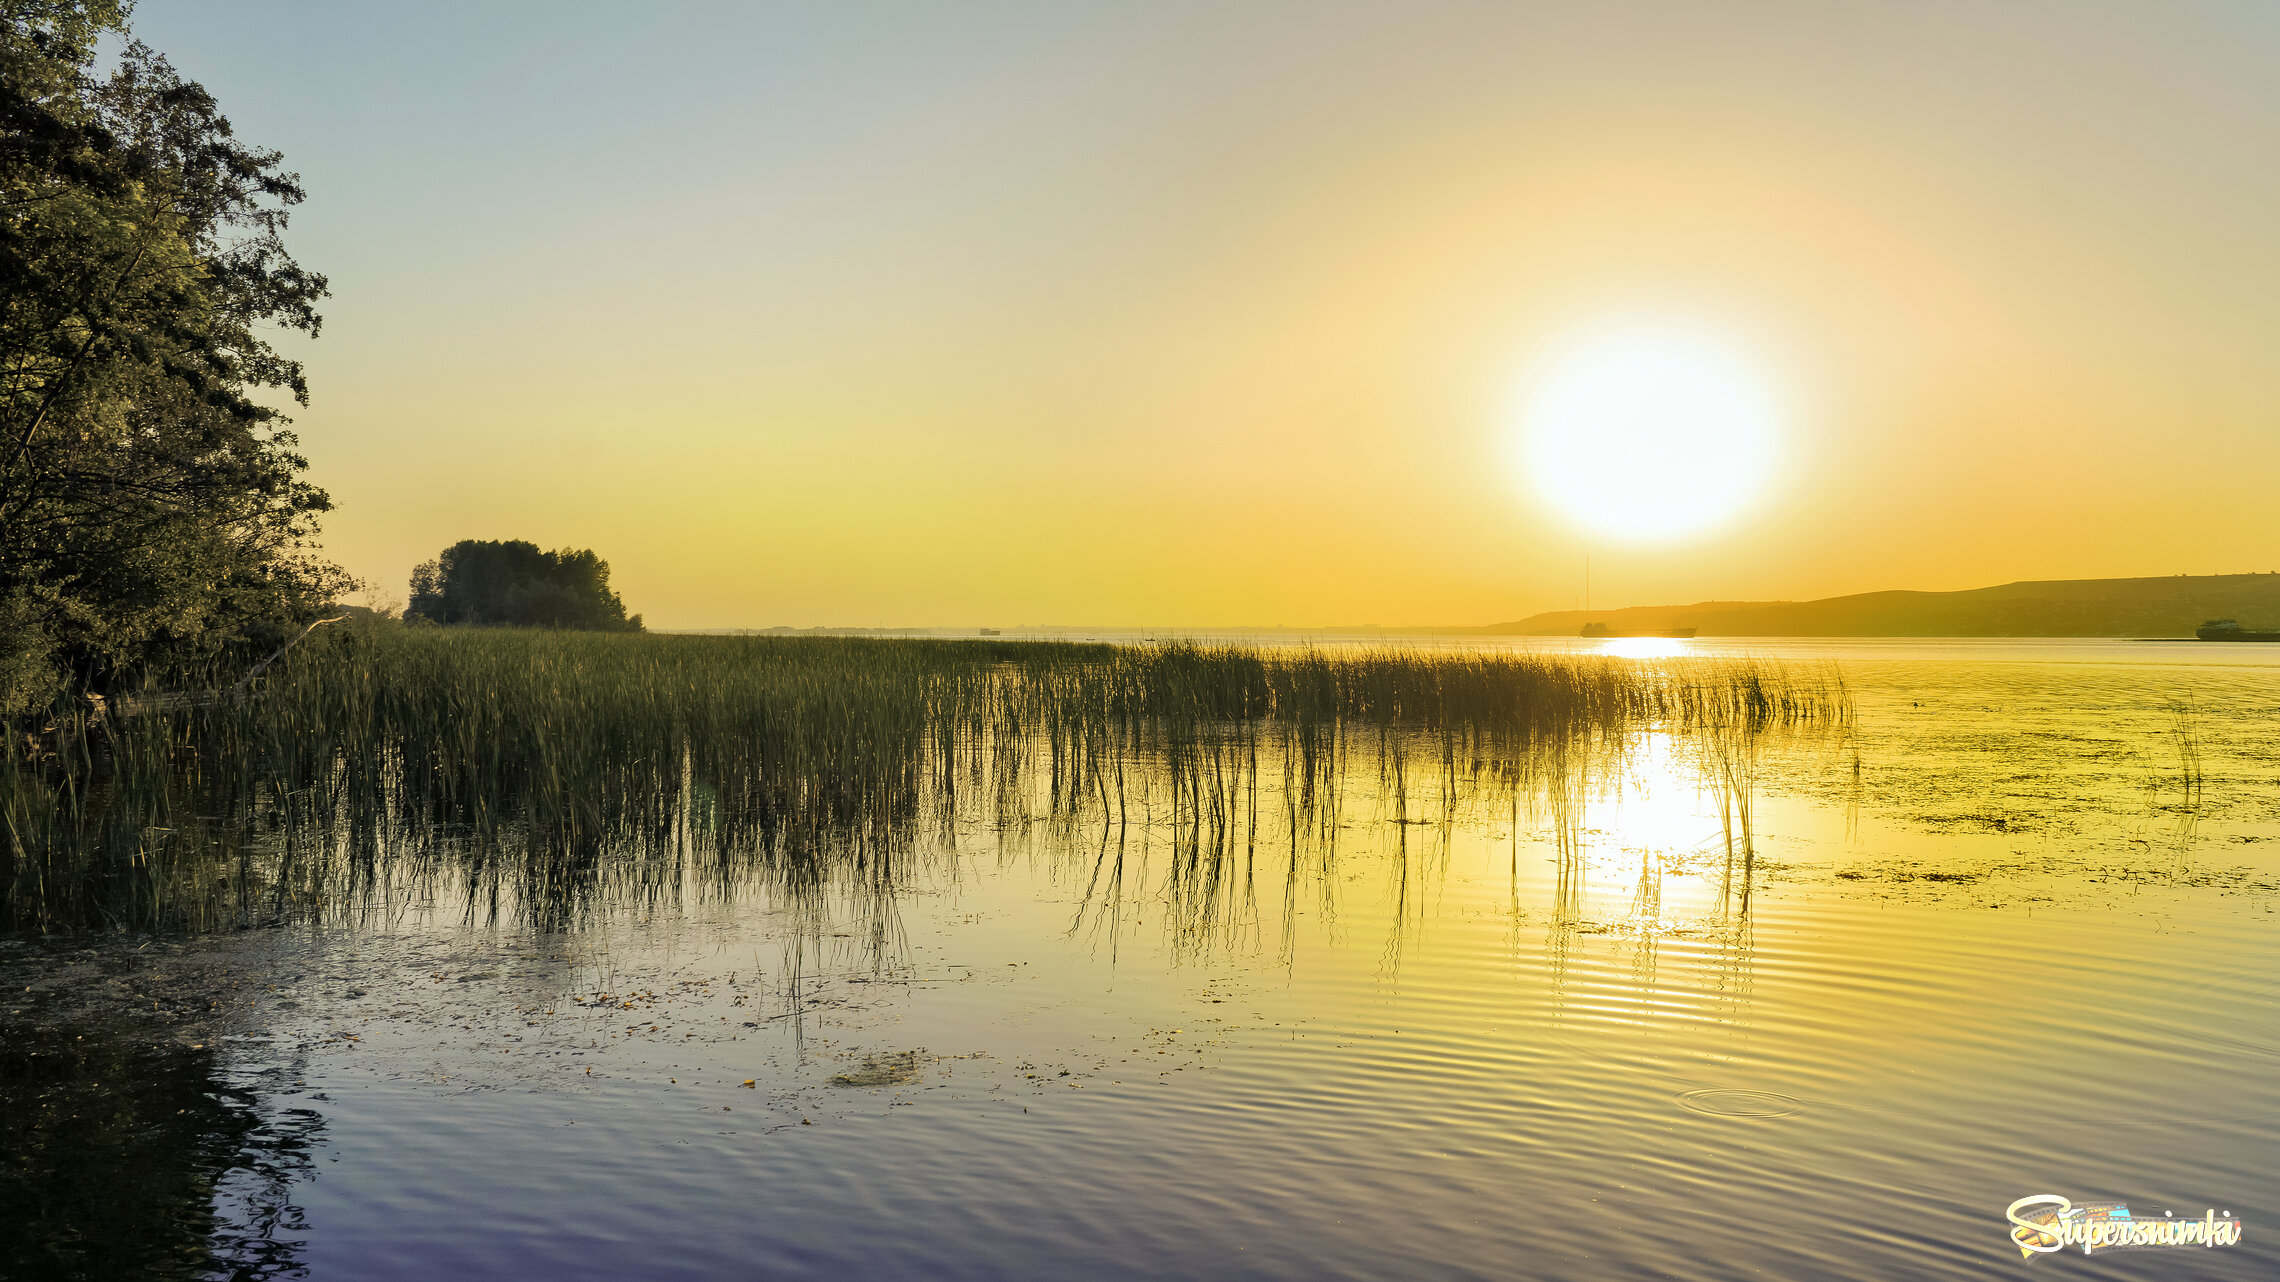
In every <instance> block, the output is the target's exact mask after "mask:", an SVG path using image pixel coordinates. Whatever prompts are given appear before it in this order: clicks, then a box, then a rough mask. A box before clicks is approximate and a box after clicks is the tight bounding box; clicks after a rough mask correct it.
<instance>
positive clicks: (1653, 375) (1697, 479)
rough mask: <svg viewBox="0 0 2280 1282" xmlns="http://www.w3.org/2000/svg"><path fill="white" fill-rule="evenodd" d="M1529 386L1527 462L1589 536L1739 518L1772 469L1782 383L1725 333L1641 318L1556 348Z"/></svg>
mask: <svg viewBox="0 0 2280 1282" xmlns="http://www.w3.org/2000/svg"><path fill="white" fill-rule="evenodd" d="M1540 370H1541V372H1540V373H1539V374H1538V375H1537V376H1536V377H1534V378H1532V379H1530V380H1529V381H1528V383H1527V385H1526V386H1525V387H1524V388H1523V389H1522V396H1521V398H1520V404H1519V414H1518V419H1519V421H1518V423H1517V425H1516V426H1517V429H1518V430H1517V443H1518V446H1519V448H1518V451H1517V454H1518V462H1519V464H1520V467H1521V469H1522V471H1523V472H1524V473H1525V475H1526V478H1527V480H1528V482H1529V484H1530V486H1531V487H1532V488H1533V489H1534V490H1535V491H1536V492H1537V493H1538V494H1540V495H1542V496H1543V497H1544V498H1545V499H1546V500H1548V501H1550V502H1551V504H1552V505H1553V506H1554V507H1557V508H1558V509H1559V510H1560V511H1561V512H1563V513H1564V514H1566V515H1567V516H1568V517H1569V518H1570V519H1571V520H1573V521H1575V522H1576V523H1577V524H1579V525H1582V526H1584V527H1585V528H1586V529H1588V530H1590V531H1592V532H1594V533H1597V534H1603V535H1610V536H1613V537H1615V538H1619V539H1625V540H1633V541H1642V542H1643V541H1650V540H1662V539H1671V538H1676V537H1678V536H1681V535H1686V534H1693V533H1696V532H1698V531H1701V530H1706V529H1709V528H1711V527H1713V526H1715V525H1718V524H1720V523H1721V522H1724V521H1726V520H1729V519H1731V518H1732V517H1733V516H1735V515H1736V514H1737V513H1739V512H1740V511H1741V510H1742V509H1743V508H1744V507H1746V506H1748V505H1749V503H1750V501H1751V500H1752V499H1754V498H1756V497H1757V496H1758V494H1759V493H1760V492H1761V491H1762V490H1763V489H1764V488H1765V484H1766V482H1767V480H1768V479H1769V478H1770V477H1771V475H1772V472H1773V465H1774V458H1775V452H1776V450H1777V448H1778V446H1779V438H1780V436H1781V434H1782V428H1783V425H1784V424H1783V420H1784V417H1785V415H1784V412H1783V407H1782V405H1781V403H1780V399H1779V398H1778V397H1777V396H1776V395H1775V394H1774V391H1773V384H1772V381H1771V380H1770V379H1769V378H1768V377H1767V376H1766V373H1765V371H1764V370H1763V369H1762V368H1761V367H1760V366H1759V364H1758V363H1757V361H1756V360H1754V359H1753V358H1752V355H1751V353H1750V352H1749V351H1748V350H1747V349H1746V348H1744V347H1742V346H1741V345H1739V344H1737V343H1735V342H1733V341H1732V340H1730V339H1729V338H1727V337H1726V336H1725V335H1724V334H1723V333H1721V332H1720V331H1718V330H1717V329H1715V328H1714V327H1711V326H1707V325H1702V324H1695V323H1688V322H1681V321H1668V320H1651V321H1631V322H1626V323H1622V324H1616V325H1606V326H1601V327H1599V328H1596V329H1593V330H1590V331H1588V332H1586V333H1583V334H1580V335H1578V336H1576V337H1575V338H1573V339H1571V340H1570V341H1569V342H1567V343H1565V344H1563V345H1561V346H1560V347H1558V348H1556V349H1554V350H1553V351H1552V352H1551V353H1550V358H1549V359H1548V360H1546V361H1545V362H1543V363H1542V365H1541V367H1540Z"/></svg>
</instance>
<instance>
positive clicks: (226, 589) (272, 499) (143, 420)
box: [0, 0, 352, 713]
mask: <svg viewBox="0 0 2280 1282" xmlns="http://www.w3.org/2000/svg"><path fill="white" fill-rule="evenodd" d="M106 38H118V39H121V40H123V47H122V49H121V52H120V54H119V57H118V61H117V63H116V65H115V66H113V67H111V68H109V69H107V70H106V69H99V68H98V67H97V66H96V55H97V51H98V48H99V44H100V42H101V41H103V40H105V39H106ZM301 199H302V192H301V186H300V182H299V179H298V178H297V177H296V176H295V175H293V174H291V173H288V172H285V171H284V170H282V169H281V168H280V167H279V156H278V155H277V153H276V152H273V151H264V150H260V149H257V148H252V147H248V146H246V145H244V144H243V143H240V142H239V141H238V140H237V139H236V138H235V137H234V136H233V134H232V132H231V129H230V123H229V121H228V120H227V119H225V118H224V117H223V116H222V114H221V111H220V109H219V108H218V106H217V105H216V104H215V102H214V99H213V97H212V96H211V95H210V94H208V93H207V92H206V91H205V90H204V89H202V88H200V87H199V86H198V85H196V84H194V83H192V82H189V81H186V80H184V79H182V78H181V76H179V75H178V74H176V72H175V70H174V68H173V67H171V66H169V65H168V64H167V61H166V59H165V58H164V57H162V56H160V55H159V54H158V53H156V52H154V51H153V50H151V49H150V48H149V47H148V46H146V45H144V44H142V43H141V42H140V41H137V40H134V39H133V38H132V36H131V34H130V33H128V32H127V29H126V6H125V5H124V4H121V3H119V2H118V0H8V2H7V3H4V4H0V303H4V306H0V713H4V712H6V711H9V710H13V709H18V708H22V707H26V706H29V705H31V704H34V703H37V702H39V701H41V700H42V699H44V698H46V697H48V696H49V695H50V694H52V693H53V692H54V691H56V690H58V689H60V688H61V686H62V683H63V682H64V681H65V680H67V679H69V678H74V677H75V678H76V679H77V680H78V681H80V682H82V683H84V684H85V685H87V686H89V687H92V688H101V687H102V686H103V685H104V684H105V683H106V682H107V681H108V680H109V678H110V674H111V673H113V672H116V671H117V670H119V669H120V668H123V667H127V666H131V665H135V664H138V663H142V662H145V661H148V660H151V659H154V658H159V657H164V656H179V655H183V654H186V653H187V654H198V653H212V652H216V651H221V650H226V649H232V648H236V649H241V650H242V649H248V648H252V647H259V646H263V645H273V644H275V643H276V641H277V640H278V639H280V638H281V637H282V636H284V635H288V634H289V633H290V631H291V630H292V629H294V628H296V627H298V626H299V625H300V624H303V623H305V622H307V621H309V620H310V619H313V618H315V617H316V615H317V612H318V611H319V610H320V609H322V608H323V606H324V605H325V603H326V602H327V601H329V600H330V599H331V598H332V597H333V596H334V595H335V594H337V593H339V592H341V591H343V590H345V589H347V588H348V587H350V586H352V585H351V583H350V581H349V580H348V579H347V577H346V576H345V575H343V574H342V573H341V572H340V571H339V570H338V569H337V568H335V567H333V566H331V565H329V564H327V563H325V562H324V561H323V560H322V559H320V558H319V557H318V556H317V555H316V553H315V550H314V546H313V543H312V539H313V536H314V534H315V528H316V527H315V520H314V518H315V516H316V514H317V513H320V512H323V511H325V510H326V509H328V508H329V507H330V506H331V503H330V500H328V499H327V498H326V496H325V494H324V492H323V491H321V490H319V489H316V488H315V487H313V486H310V485H307V484H304V483H303V482H302V481H301V480H300V479H299V476H300V473H301V472H302V470H303V469H304V468H305V467H306V463H305V462H304V461H303V460H302V459H301V457H300V456H299V455H298V454H296V453H295V452H294V440H293V437H292V435H291V434H290V433H288V432H286V431H284V430H282V427H283V424H284V423H286V422H287V420H286V419H284V418H283V417H281V416H280V415H279V414H278V413H277V412H276V411H275V410H273V409H271V408H269V407H268V406H266V405H264V404H262V403H261V402H260V400H258V399H256V398H257V397H260V396H261V395H262V394H263V393H264V392H270V391H284V392H287V393H289V394H290V395H291V396H292V397H293V399H294V400H295V401H297V402H302V403H306V400H307V386H306V384H305V383H304V382H303V379H302V374H301V367H300V364H299V363H298V362H296V361H293V360H291V359H288V358H287V357H285V356H283V355H281V354H279V353H278V352H277V351H276V350H275V349H274V348H273V347H272V346H271V345H270V341H269V335H270V334H271V333H273V332H274V330H275V328H284V329H291V330H298V331H300V332H302V333H305V334H309V335H314V334H316V332H317V329H318V325H319V318H318V316H317V312H316V303H317V302H318V300H320V299H322V298H323V297H324V296H325V293H326V289H325V279H324V277H322V276H319V275H316V274H314V273H311V272H309V271H306V270H304V269H303V268H302V267H301V266H300V265H299V264H298V263H296V262H294V261H293V258H292V256H291V255H290V254H288V253H287V252H286V250H285V246H284V242H283V240H282V233H283V232H284V230H285V224H286V210H287V208H288V207H290V206H292V205H295V204H298V203H300V201H301Z"/></svg>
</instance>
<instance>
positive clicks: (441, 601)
mask: <svg viewBox="0 0 2280 1282" xmlns="http://www.w3.org/2000/svg"><path fill="white" fill-rule="evenodd" d="M404 618H405V619H406V621H412V620H424V621H426V622H429V623H466V624H474V625H476V626H492V627H518V628H572V629H576V630H579V631H585V632H639V631H641V616H640V615H638V614H637V615H634V616H633V617H631V618H627V617H626V613H625V602H623V601H620V600H619V599H618V595H617V593H615V592H612V591H611V590H610V565H609V562H607V561H604V560H603V559H602V558H600V557H598V556H596V555H594V554H593V552H592V551H590V550H580V551H572V550H570V549H569V548H563V549H561V550H559V551H555V552H541V551H539V549H538V545H537V544H535V543H524V542H521V541H519V540H517V541H513V542H497V541H481V540H476V539H465V540H462V541H460V542H458V543H454V544H452V545H451V546H450V547H447V548H445V549H444V550H443V553H442V555H440V556H438V557H437V558H436V559H435V560H433V561H429V562H426V563H425V564H423V565H421V566H420V567H419V568H418V569H417V570H414V571H413V572H412V600H411V604H410V605H409V606H406V607H405V609H404Z"/></svg>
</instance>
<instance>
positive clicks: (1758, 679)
mask: <svg viewBox="0 0 2280 1282" xmlns="http://www.w3.org/2000/svg"><path fill="white" fill-rule="evenodd" d="M1847 716H1849V702H1848V700H1847V698H1846V696H1845V694H1844V691H1843V689H1842V687H1841V685H1837V684H1833V683H1832V682H1830V681H1829V680H1827V679H1824V678H1820V677H1813V676H1800V675H1798V674H1795V673H1789V672H1785V671H1783V670H1780V669H1778V668H1772V667H1767V666H1762V665H1756V664H1750V663H1739V662H1736V663H1715V664H1694V665H1676V666H1667V667H1662V668H1650V667H1645V666H1641V665H1639V664H1636V663H1633V662H1630V661H1626V660H1619V659H1608V658H1598V657H1582V656H1543V655H1529V654H1511V653H1505V654H1486V653H1480V654H1473V653H1419V652H1414V651H1403V650H1396V649H1382V650H1373V651H1366V652H1358V653H1350V654H1340V653H1331V652H1326V651H1319V650H1290V651H1277V650H1262V649H1247V648H1240V647H1229V646H1203V645H1194V644H1186V643H1174V644H1168V645H1151V646H1111V645H1089V644H1087V645H1080V644H1064V643H1050V642H1018V641H1016V642H986V641H928V640H871V639H853V638H849V639H837V638H799V639H775V638H745V637H693V636H654V635H623V634H570V633H536V632H511V631H475V632H470V631H456V630H446V629H405V628H399V627H390V626H385V625H378V624H369V625H359V626H355V627H346V628H342V629H338V630H331V631H330V632H329V634H328V633H319V634H318V635H316V636H314V637H312V638H311V639H310V640H309V642H308V643H307V644H306V645H304V646H302V647H301V648H300V649H298V650H296V651H294V652H293V653H292V654H291V655H289V656H288V657H287V658H286V659H285V660H283V661H282V662H280V663H279V664H278V665H277V666H276V667H274V668H272V669H270V670H269V671H268V672H267V673H265V674H264V675H263V676H262V677H261V678H260V679H259V680H258V681H256V682H254V683H252V685H251V686H250V687H247V688H244V689H238V688H236V683H235V681H234V677H233V675H232V674H222V673H201V672H174V673H168V674H164V675H163V677H162V678H154V679H153V680H152V681H151V682H150V683H148V684H147V685H146V686H145V687H144V688H142V689H140V690H138V691H134V692H130V693H128V694H126V695H123V696H121V697H119V698H117V699H114V700H113V704H112V706H111V707H110V708H108V709H106V710H102V711H97V710H95V709H93V708H92V707H91V706H88V705H85V704H64V705H59V706H58V707H56V708H54V709H51V710H49V713H48V715H47V716H45V717H42V718H39V719H37V720H35V721H33V722H30V723H27V724H24V725H21V726H18V727H16V728H15V729H14V732H13V733H11V735H10V736H9V738H8V741H7V745H6V748H5V759H4V760H0V921H4V922H5V924H6V925H7V926H8V927H10V928H15V929H70V928H86V927H104V926H108V927H115V928H134V929H157V928H167V929H227V928H232V927H237V926H242V925H246V924H251V923H256V922H272V921H280V920H294V919H303V918H312V919H319V920H321V919H325V918H326V917H328V916H336V915H339V914H343V913H357V912H364V911H370V910H372V909H373V908H374V907H375V906H378V905H386V904H389V903H394V902H401V901H403V900H404V899H406V898H407V897H413V896H420V895H428V894H432V892H433V891H434V890H435V889H436V888H438V887H446V888H450V889H452V890H454V891H455V892H457V893H458V894H459V895H460V897H461V898H463V899H464V900H465V901H466V902H468V903H471V904H474V903H490V904H494V905H497V904H507V905H511V911H513V912H514V913H516V914H518V915H520V916H522V917H524V918H526V919H527V920H528V921H529V923H530V924H532V925H534V926H538V927H541V928H555V927H561V926H566V925H568V924H570V923H572V922H574V921H576V920H577V919H578V918H579V917H580V916H581V915H582V914H583V913H584V912H586V911H588V910H589V909H590V908H591V907H593V906H594V905H595V904H597V903H599V902H601V901H602V900H603V899H605V898H606V899H608V900H610V901H612V902H628V901H631V902H641V901H645V900H663V899H668V898H673V897H685V896H688V895H692V894H694V895H721V896H726V895H730V894H734V893H737V891H738V888H739V887H743V886H748V885H750V884H752V883H754V882H755V881H757V882H760V883H763V884H765V885H767V886H769V887H772V888H774V889H776V890H778V891H780V892H783V893H786V894H788V895H790V896H791V897H792V898H793V899H794V900H795V901H798V900H800V899H801V898H802V897H806V898H807V899H810V900H812V899H814V898H816V897H818V896H823V895H826V894H830V893H839V892H845V893H852V894H856V895H858V896H863V895H868V896H870V897H871V898H873V899H874V900H876V898H877V897H878V896H880V895H883V894H887V893H889V892H891V891H892V890H893V888H894V887H896V886H897V885H899V884H901V883H902V881H903V880H904V879H905V878H906V877H907V876H908V875H909V873H910V871H911V869H910V862H911V860H912V859H913V858H915V857H916V856H917V852H918V851H919V849H920V848H921V846H922V845H923V842H922V840H921V839H922V838H923V837H924V836H925V835H926V834H929V833H935V834H940V833H943V832H946V831H949V827H948V825H951V824H952V821H954V820H955V819H956V818H957V817H958V816H959V815H961V814H973V813H986V814H987V816H988V817H989V818H990V820H991V821H992V822H995V823H997V824H1000V825H1001V826H1002V825H1008V824H1021V823H1028V822H1031V821H1033V820H1036V819H1039V818H1042V819H1044V820H1047V821H1049V822H1052V823H1058V824H1060V825H1062V826H1063V827H1064V828H1066V827H1067V826H1068V825H1071V824H1075V823H1079V822H1082V823H1087V824H1096V825H1098V826H1099V835H1100V836H1101V837H1102V838H1103V839H1104V840H1105V839H1106V838H1107V836H1108V835H1109V834H1111V833H1113V832H1114V831H1116V830H1117V829H1119V828H1121V827H1125V826H1127V825H1129V824H1131V823H1132V822H1133V819H1134V813H1135V807H1136V804H1137V802H1138V799H1140V798H1146V799H1148V804H1149V805H1151V806H1152V805H1153V804H1154V803H1155V801H1156V800H1158V799H1161V800H1162V801H1163V802H1164V804H1165V805H1166V807H1167V808H1168V812H1169V815H1170V820H1169V822H1170V823H1171V824H1172V826H1173V828H1174V829H1175V830H1177V831H1179V832H1181V833H1183V834H1186V836H1185V837H1184V838H1183V839H1184V840H1186V841H1187V842H1188V855H1187V858H1188V860H1189V862H1188V864H1187V865H1186V866H1185V867H1184V868H1183V869H1181V870H1178V871H1179V873H1180V875H1181V876H1183V877H1186V878H1188V879H1189V884H1192V885H1193V886H1194V887H1196V888H1197V889H1198V890H1199V891H1209V892H1210V893H1211V894H1217V893H1218V892H1217V889H1216V888H1218V887H1221V886H1223V885H1225V884H1226V872H1227V868H1228V867H1229V866H1230V865H1229V864H1228V863H1227V861H1228V860H1230V859H1231V858H1232V857H1233V847H1232V844H1231V843H1233V842H1234V840H1235V836H1234V834H1237V833H1249V834H1251V836H1250V840H1252V841H1254V842H1255V841H1256V839H1257V837H1256V834H1257V833H1258V832H1259V831H1260V825H1261V823H1262V822H1265V823H1267V824H1268V825H1270V826H1272V825H1275V824H1278V823H1279V824H1281V825H1283V826H1285V827H1287V828H1288V829H1289V830H1290V831H1291V832H1292V833H1293V834H1297V833H1299V832H1301V831H1309V832H1322V833H1327V832H1328V831H1330V830H1332V829H1333V828H1334V826H1335V819H1334V817H1333V818H1326V816H1331V815H1334V808H1335V806H1336V804H1337V803H1336V781H1337V780H1338V779H1339V778H1340V777H1342V775H1343V774H1344V772H1345V771H1346V770H1347V769H1348V767H1349V766H1350V764H1351V763H1352V762H1354V761H1356V760H1374V761H1375V762H1376V763H1377V767H1378V769H1379V772H1380V777H1381V779H1382V780H1384V781H1385V782H1386V783H1387V784H1388V785H1389V786H1390V787H1392V788H1393V789H1394V790H1395V791H1396V792H1397V793H1398V794H1400V795H1404V796H1405V795H1406V792H1405V791H1404V790H1405V789H1406V787H1407V784H1408V780H1409V779H1410V778H1411V777H1412V774H1411V772H1413V771H1414V770H1416V769H1420V768H1422V769H1429V770H1432V771H1434V772H1436V775H1437V780H1436V782H1437V784H1438V787H1437V788H1436V789H1434V791H1435V792H1436V794H1437V795H1440V796H1443V797H1450V796H1457V795H1460V794H1462V793H1463V792H1464V791H1465V790H1466V789H1471V790H1473V791H1475V792H1481V793H1484V794H1494V795H1496V796H1507V795H1510V794H1511V793H1512V792H1513V790H1515V789H1518V788H1522V787H1529V786H1533V784H1531V783H1530V781H1531V780H1535V779H1537V778H1538V776H1539V775H1540V774H1541V772H1542V767H1541V763H1542V762H1544V761H1547V760H1550V759H1551V756H1552V755H1555V754H1556V753H1558V752H1561V751H1565V750H1566V748H1565V746H1566V745H1571V744H1574V743H1576V742H1579V741H1583V740H1594V739H1596V740H1606V739H1612V738H1620V737H1621V736H1622V735H1624V734H1626V733H1628V732H1630V731H1632V730H1635V729H1638V728H1642V727H1645V726H1648V725H1657V726H1665V727H1673V728H1686V727H1702V726H1719V727H1725V728H1728V729H1729V730H1735V731H1738V732H1741V733H1745V734H1747V733H1752V732H1755V731H1757V730H1760V729H1763V728H1766V727H1770V726H1775V725H1795V724H1826V723H1829V722H1832V721H1839V720H1842V719H1843V718H1845V717H1847ZM1262 760H1264V761H1267V762H1268V763H1270V766H1271V767H1272V769H1273V770H1274V771H1275V772H1276V774H1277V777H1278V778H1279V780H1280V786H1279V788H1269V789H1268V790H1267V791H1266V792H1265V793H1263V792H1262V790H1261V787H1260V762H1261V761H1262ZM1270 794H1271V796H1270V800H1269V802H1268V803H1267V807H1266V809H1265V810H1264V811H1262V802H1261V798H1262V796H1263V795H1270ZM1404 804H1406V803H1404ZM1262 816H1263V817H1262ZM1205 907H1206V908H1207V909H1208V908H1209V905H1208V904H1207V905H1205Z"/></svg>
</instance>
